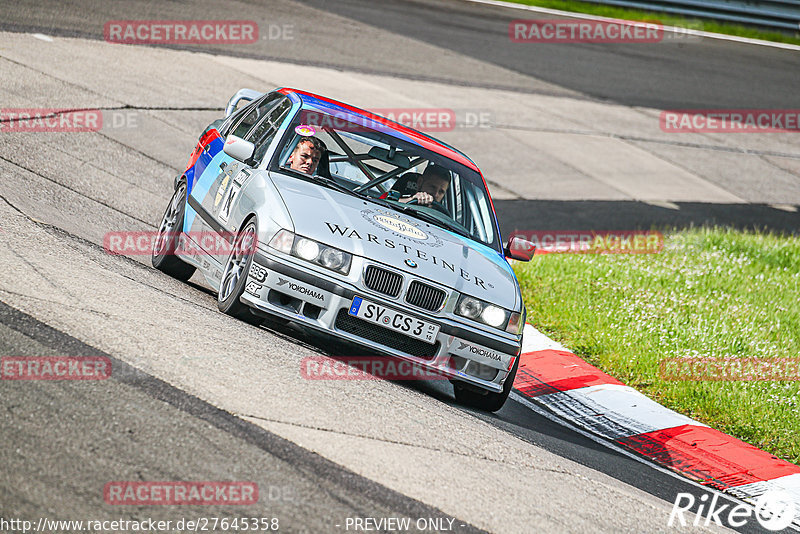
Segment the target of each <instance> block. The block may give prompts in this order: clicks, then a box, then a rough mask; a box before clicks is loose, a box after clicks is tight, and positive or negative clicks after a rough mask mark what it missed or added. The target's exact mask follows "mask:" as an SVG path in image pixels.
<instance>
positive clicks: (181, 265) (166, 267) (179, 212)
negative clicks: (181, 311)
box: [151, 180, 195, 282]
mask: <svg viewBox="0 0 800 534" xmlns="http://www.w3.org/2000/svg"><path fill="white" fill-rule="evenodd" d="M186 190H187V187H186V182H185V181H183V180H181V181H180V182H178V188H177V189H175V193H173V195H172V199H171V200H170V201H169V205H168V206H167V210H166V211H165V212H164V217H162V219H161V224H160V225H159V227H158V235H157V236H156V241H155V243H153V255H152V257H151V260H152V262H153V267H155V268H156V269H158V270H159V271H162V272H164V273H167V274H168V275H170V276H172V277H173V278H177V279H178V280H182V281H184V282H185V281H186V280H188V279H189V278H191V277H192V275H193V274H194V271H195V268H194V266H192V265H189V264H188V263H186V262H184V261H181V259H180V258H179V257H178V256H176V255H175V251H176V250H177V248H178V241H179V238H180V235H181V232H183V213H184V211H185V209H186Z"/></svg>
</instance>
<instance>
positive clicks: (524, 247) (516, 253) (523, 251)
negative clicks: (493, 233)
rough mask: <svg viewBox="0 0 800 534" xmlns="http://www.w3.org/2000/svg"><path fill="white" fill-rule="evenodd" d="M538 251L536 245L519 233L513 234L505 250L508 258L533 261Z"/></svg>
mask: <svg viewBox="0 0 800 534" xmlns="http://www.w3.org/2000/svg"><path fill="white" fill-rule="evenodd" d="M535 252H536V245H534V244H533V243H531V242H530V241H528V240H527V239H523V238H522V237H520V236H518V235H512V236H511V237H510V238H509V239H508V244H507V245H506V248H505V249H504V250H503V253H504V254H505V255H506V258H509V259H512V260H519V261H531V258H533V254H534V253H535Z"/></svg>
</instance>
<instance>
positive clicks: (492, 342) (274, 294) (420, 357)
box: [241, 249, 521, 392]
mask: <svg viewBox="0 0 800 534" xmlns="http://www.w3.org/2000/svg"><path fill="white" fill-rule="evenodd" d="M356 296H359V297H363V298H364V299H367V300H369V301H372V302H375V303H377V304H380V305H381V306H385V307H387V308H390V309H394V310H398V306H397V303H394V302H391V301H388V300H384V299H382V298H381V295H380V294H377V293H375V292H372V291H370V290H368V289H362V288H358V287H356V286H354V285H352V284H351V283H350V282H346V281H341V280H336V279H335V278H333V277H332V276H329V275H327V273H320V272H318V271H316V270H314V269H313V268H310V267H308V266H306V265H301V264H290V263H289V262H288V261H287V260H286V259H285V258H283V257H278V256H277V255H273V254H271V253H269V252H267V251H264V250H262V249H259V251H258V252H257V253H256V254H255V256H254V258H253V263H252V265H251V268H250V271H249V272H248V275H247V282H246V284H245V291H244V292H243V294H242V297H241V301H242V302H243V303H245V304H247V305H248V306H250V307H251V308H252V309H253V310H254V311H255V312H259V311H260V312H262V313H266V314H273V315H277V316H280V317H285V318H287V319H291V320H292V321H294V322H296V323H299V324H302V325H305V326H308V327H310V328H313V329H314V330H317V331H321V332H323V333H326V334H329V335H333V336H336V337H338V338H340V339H344V340H347V341H350V342H354V343H357V344H359V345H362V346H366V347H369V348H370V350H371V351H373V352H374V351H378V352H380V353H384V354H389V355H392V356H395V357H397V358H401V359H403V360H407V361H410V362H413V363H415V364H417V365H419V366H420V367H423V368H425V369H428V370H432V371H435V372H436V373H438V374H440V375H443V376H445V377H447V378H450V379H455V380H459V381H462V382H466V383H468V384H472V385H473V386H477V387H479V388H481V389H485V390H488V391H493V392H500V391H502V389H503V383H504V381H505V379H506V377H507V376H508V372H509V370H510V369H511V368H512V366H513V363H514V359H515V358H516V357H518V356H519V352H520V346H521V342H520V341H519V340H518V339H516V337H515V336H511V335H510V334H509V336H511V337H512V338H513V339H509V338H508V337H503V336H500V335H490V334H487V333H484V332H476V331H474V330H471V329H469V328H466V327H464V326H463V325H460V324H456V323H455V322H453V321H452V320H450V319H448V318H446V317H440V316H436V315H430V314H425V313H417V312H414V313H411V312H410V311H409V310H398V311H402V312H403V313H407V314H409V315H414V316H417V317H418V318H420V319H423V320H425V321H428V322H434V323H436V324H438V325H440V330H439V333H438V334H437V336H436V339H435V342H434V343H433V344H430V343H426V342H424V341H420V340H416V339H414V338H411V337H408V336H406V335H404V334H401V333H396V332H394V331H393V330H389V329H386V328H384V327H383V326H379V325H377V324H372V323H369V322H367V321H363V320H362V319H358V318H355V317H353V316H351V315H349V314H348V310H349V309H350V306H351V304H352V302H353V298H354V297H356Z"/></svg>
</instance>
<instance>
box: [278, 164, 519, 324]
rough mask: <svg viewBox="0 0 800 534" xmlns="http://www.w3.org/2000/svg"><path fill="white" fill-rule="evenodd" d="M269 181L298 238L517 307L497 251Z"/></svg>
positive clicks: (323, 193) (365, 206)
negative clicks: (307, 238) (276, 192)
mask: <svg viewBox="0 0 800 534" xmlns="http://www.w3.org/2000/svg"><path fill="white" fill-rule="evenodd" d="M270 177H271V178H272V180H273V182H274V183H275V185H276V187H277V189H278V191H279V192H280V195H281V197H282V198H283V201H284V203H285V204H286V207H287V209H288V211H289V216H290V218H291V219H292V222H293V224H294V231H295V232H296V233H297V234H299V235H302V236H305V237H309V238H312V239H315V240H317V241H320V242H322V243H325V244H327V245H330V246H334V247H337V248H340V249H342V250H346V251H348V252H352V253H353V254H356V255H358V256H363V257H365V258H368V259H370V260H373V261H376V262H379V263H384V264H387V265H390V266H392V267H394V268H396V269H399V270H402V271H405V272H407V273H409V274H411V275H413V276H416V277H420V278H426V279H428V280H431V281H433V282H438V283H439V284H442V285H445V286H448V287H451V288H454V289H456V290H458V291H459V292H461V293H465V294H468V295H471V296H473V297H476V298H480V299H483V300H485V301H488V302H491V303H493V304H496V305H498V306H502V307H504V308H507V309H511V310H518V309H519V308H520V307H521V306H520V298H519V288H518V285H517V280H516V277H515V276H514V272H513V271H512V269H511V266H510V265H509V264H508V262H507V261H506V260H505V258H503V256H501V255H500V253H499V252H497V251H496V250H493V249H491V248H490V247H487V246H485V245H481V244H480V243H477V242H475V241H472V240H469V239H466V238H464V237H461V236H459V235H457V234H455V233H453V232H450V231H447V230H445V229H443V228H440V227H438V226H435V225H433V224H429V223H427V222H425V221H422V220H420V219H415V218H413V217H411V216H408V215H406V214H404V213H401V212H398V211H394V210H391V209H389V208H385V207H383V206H381V205H379V204H377V203H374V202H370V201H369V200H367V199H361V198H358V197H355V196H353V195H348V194H345V193H341V192H339V191H336V190H333V189H329V188H327V187H324V186H321V185H317V184H314V183H312V182H307V181H305V180H302V179H298V178H295V177H292V176H286V175H283V174H280V173H275V172H272V173H270Z"/></svg>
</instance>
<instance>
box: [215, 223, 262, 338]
mask: <svg viewBox="0 0 800 534" xmlns="http://www.w3.org/2000/svg"><path fill="white" fill-rule="evenodd" d="M256 235H257V230H256V221H255V219H250V220H248V221H247V222H245V224H244V226H242V229H241V230H239V233H238V234H236V240H235V241H234V245H233V250H231V253H230V255H229V256H228V259H227V261H226V262H225V269H224V270H223V271H222V281H221V282H220V284H219V292H218V293H217V307H218V308H219V311H221V312H222V313H224V314H227V315H230V316H231V317H236V318H237V319H240V320H242V321H244V322H246V323H248V324H252V325H259V324H261V322H262V321H263V319H262V318H261V317H258V316H257V315H255V314H254V313H253V312H251V311H250V307H249V306H247V305H246V304H242V302H241V301H240V300H239V298H240V297H241V296H242V293H244V286H245V284H246V283H247V273H248V272H249V271H250V265H251V264H252V263H253V255H254V250H253V246H252V244H253V243H255V239H256ZM246 240H249V242H247V241H246Z"/></svg>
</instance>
